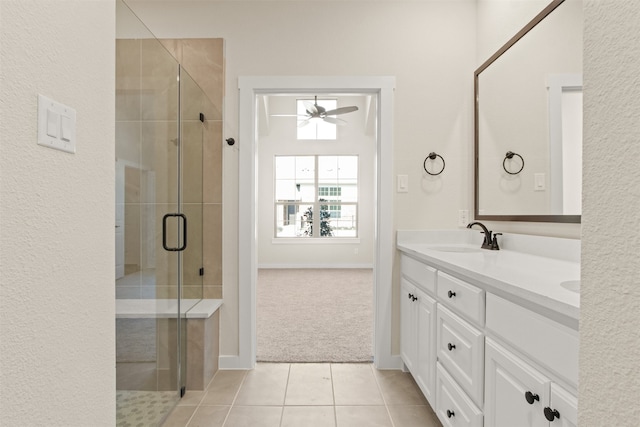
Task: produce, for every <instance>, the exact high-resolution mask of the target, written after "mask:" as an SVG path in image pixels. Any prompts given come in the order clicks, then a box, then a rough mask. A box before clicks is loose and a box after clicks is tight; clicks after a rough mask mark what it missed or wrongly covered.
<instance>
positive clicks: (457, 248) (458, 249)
mask: <svg viewBox="0 0 640 427" xmlns="http://www.w3.org/2000/svg"><path fill="white" fill-rule="evenodd" d="M432 249H433V250H434V251H438V252H461V253H473V252H480V251H481V250H482V249H480V248H471V247H469V246H435V247H433V248H432Z"/></svg>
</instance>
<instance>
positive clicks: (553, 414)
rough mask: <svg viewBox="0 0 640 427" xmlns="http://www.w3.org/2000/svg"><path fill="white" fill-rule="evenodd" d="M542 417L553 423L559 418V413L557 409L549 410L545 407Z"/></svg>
mask: <svg viewBox="0 0 640 427" xmlns="http://www.w3.org/2000/svg"><path fill="white" fill-rule="evenodd" d="M544 417H545V418H546V419H547V420H549V421H553V420H554V419H556V418H560V412H558V410H557V409H551V408H549V407H548V406H547V407H546V408H544Z"/></svg>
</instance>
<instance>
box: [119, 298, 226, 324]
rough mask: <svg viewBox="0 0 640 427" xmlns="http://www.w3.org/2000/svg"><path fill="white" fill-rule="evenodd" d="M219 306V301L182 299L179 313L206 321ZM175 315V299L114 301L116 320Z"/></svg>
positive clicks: (171, 316)
mask: <svg viewBox="0 0 640 427" xmlns="http://www.w3.org/2000/svg"><path fill="white" fill-rule="evenodd" d="M221 306H222V300H221V299H183V300H181V301H180V312H181V313H182V315H183V316H182V317H186V318H187V319H206V318H209V317H211V316H212V315H213V313H215V312H216V310H218V309H219V308H220V307H221ZM177 313H178V301H177V300H175V299H116V318H117V319H157V318H165V319H170V318H173V319H175V318H176V317H177Z"/></svg>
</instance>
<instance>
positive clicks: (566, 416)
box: [547, 383, 578, 427]
mask: <svg viewBox="0 0 640 427" xmlns="http://www.w3.org/2000/svg"><path fill="white" fill-rule="evenodd" d="M547 411H548V414H549V417H552V416H553V421H552V422H551V424H550V425H551V427H576V426H577V425H578V399H577V398H576V397H575V396H574V395H573V394H571V393H569V392H568V391H566V390H565V389H563V388H562V387H560V386H558V385H557V384H553V383H552V384H551V404H550V405H549V409H548V410H547Z"/></svg>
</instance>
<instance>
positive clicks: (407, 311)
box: [400, 278, 418, 375]
mask: <svg viewBox="0 0 640 427" xmlns="http://www.w3.org/2000/svg"><path fill="white" fill-rule="evenodd" d="M400 294H401V295H400V356H401V357H402V361H403V362H404V364H405V365H406V367H407V369H408V370H409V372H411V373H412V374H414V375H415V368H414V364H415V363H416V358H417V352H418V346H417V342H416V341H417V339H418V333H417V329H416V325H417V320H416V317H417V309H416V307H417V304H416V301H415V300H414V298H417V296H416V290H415V286H413V285H412V284H411V283H409V282H408V281H407V280H406V279H404V278H403V279H402V281H401V284H400Z"/></svg>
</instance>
